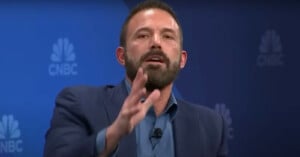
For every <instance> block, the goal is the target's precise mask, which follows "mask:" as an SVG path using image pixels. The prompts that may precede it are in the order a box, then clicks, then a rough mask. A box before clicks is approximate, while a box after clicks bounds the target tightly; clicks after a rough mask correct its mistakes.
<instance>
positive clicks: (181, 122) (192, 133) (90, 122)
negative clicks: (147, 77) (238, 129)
mask: <svg viewBox="0 0 300 157" xmlns="http://www.w3.org/2000/svg"><path fill="white" fill-rule="evenodd" d="M127 95H128V92H127V90H126V86H125V82H124V81H123V82H122V83H120V84H119V85H117V86H110V85H108V86H104V87H88V86H76V87H68V88H65V89H63V90H62V91H61V92H60V93H59V94H58V96H57V98H56V102H55V109H54V112H53V116H52V120H51V125H50V128H49V129H48V131H47V133H46V142H45V147H44V157H95V156H96V154H97V153H96V135H97V133H98V132H99V131H100V130H102V129H103V128H106V127H107V126H109V125H110V124H111V123H112V122H113V121H114V120H115V118H116V117H117V115H118V113H119V111H120V109H121V106H122V104H123V102H124V100H125V98H126V97H127ZM177 102H178V110H177V114H176V116H175V119H174V121H173V133H174V146H175V156H176V157H225V156H227V143H226V127H225V126H226V125H225V123H224V121H223V119H222V117H221V116H220V115H218V114H217V113H215V112H214V111H213V110H210V109H208V108H206V107H203V106H200V105H193V104H190V103H188V102H185V101H182V100H177ZM136 152H137V151H136V140H135V133H134V131H133V132H132V133H131V134H129V135H128V136H126V137H124V138H123V139H122V140H121V141H120V143H119V150H118V156H119V157H136Z"/></svg>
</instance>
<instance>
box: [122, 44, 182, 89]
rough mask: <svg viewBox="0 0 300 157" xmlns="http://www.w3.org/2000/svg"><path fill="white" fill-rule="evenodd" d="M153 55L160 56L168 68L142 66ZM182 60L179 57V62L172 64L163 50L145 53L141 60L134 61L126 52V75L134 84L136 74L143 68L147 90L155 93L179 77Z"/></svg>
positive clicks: (149, 65)
mask: <svg viewBox="0 0 300 157" xmlns="http://www.w3.org/2000/svg"><path fill="white" fill-rule="evenodd" d="M152 55H156V56H160V57H161V58H162V61H163V63H164V64H166V67H165V68H164V67H162V66H161V65H153V64H147V65H146V66H142V64H143V62H146V59H147V58H148V57H151V56H152ZM180 60H181V58H180V57H178V60H176V61H174V62H171V61H170V59H169V58H168V57H167V56H166V55H165V54H164V53H163V52H162V51H161V50H150V51H149V52H147V53H145V54H144V55H143V56H141V58H140V60H138V61H134V60H133V59H131V58H129V56H128V55H127V52H125V69H126V74H127V76H128V77H129V79H130V80H131V81H132V82H133V80H134V78H135V76H136V73H137V71H138V68H139V67H142V68H143V71H144V73H146V74H147V76H148V79H147V82H146V85H145V87H146V90H147V91H148V92H151V91H153V90H154V89H159V90H161V89H163V88H164V87H166V86H167V85H169V84H171V83H172V82H173V81H174V80H175V79H176V77H177V75H178V73H179V71H180V65H179V63H180Z"/></svg>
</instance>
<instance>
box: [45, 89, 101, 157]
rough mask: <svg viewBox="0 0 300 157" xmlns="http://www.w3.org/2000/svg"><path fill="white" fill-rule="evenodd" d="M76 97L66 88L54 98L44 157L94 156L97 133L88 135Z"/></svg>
mask: <svg viewBox="0 0 300 157" xmlns="http://www.w3.org/2000/svg"><path fill="white" fill-rule="evenodd" d="M77 99H78V97H76V95H75V94H74V93H73V92H72V91H71V90H70V89H68V88H66V89H64V90H63V91H61V92H60V94H59V95H58V96H57V98H56V104H55V109H54V112H53V117H52V120H51V126H50V129H49V130H48V131H47V134H46V143H45V148H44V157H66V156H72V157H82V156H86V157H92V156H95V152H96V150H95V147H96V146H95V144H96V140H95V139H96V136H97V133H94V134H89V133H88V130H87V124H86V123H85V119H84V116H83V114H82V110H81V108H80V105H79V104H78V103H79V101H78V100H77Z"/></svg>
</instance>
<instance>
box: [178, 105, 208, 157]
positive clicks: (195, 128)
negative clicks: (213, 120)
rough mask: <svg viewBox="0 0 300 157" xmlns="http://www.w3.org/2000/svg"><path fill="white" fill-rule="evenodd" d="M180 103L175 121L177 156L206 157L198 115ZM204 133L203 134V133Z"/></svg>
mask: <svg viewBox="0 0 300 157" xmlns="http://www.w3.org/2000/svg"><path fill="white" fill-rule="evenodd" d="M184 105H186V104H178V110H177V114H176V117H175V119H174V121H173V132H174V147H175V156H176V157H186V156H188V157H193V156H197V157H200V156H201V157H205V151H204V148H203V146H204V144H203V143H202V142H201V141H202V140H201V135H200V134H202V133H203V132H202V131H203V130H202V129H199V119H198V116H197V115H196V114H195V113H193V112H192V111H188V110H187V109H186V107H185V106H184ZM202 135H203V134H202Z"/></svg>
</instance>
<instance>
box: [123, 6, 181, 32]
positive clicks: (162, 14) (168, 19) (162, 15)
mask: <svg viewBox="0 0 300 157" xmlns="http://www.w3.org/2000/svg"><path fill="white" fill-rule="evenodd" d="M162 19H163V20H162ZM152 20H156V21H155V22H153V21H152ZM151 21H152V23H151V24H157V25H158V24H160V23H162V25H163V26H164V27H167V28H169V29H176V30H178V29H179V26H178V24H177V22H176V21H175V19H174V18H173V16H172V15H171V14H170V13H168V12H167V11H165V10H162V9H158V8H149V9H145V10H141V11H139V12H138V13H136V14H135V15H134V16H133V17H132V18H131V20H130V21H129V23H128V27H129V28H130V27H145V26H146V25H147V24H148V23H147V22H151ZM137 29H138V28H137Z"/></svg>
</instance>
